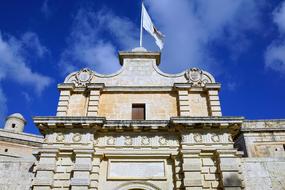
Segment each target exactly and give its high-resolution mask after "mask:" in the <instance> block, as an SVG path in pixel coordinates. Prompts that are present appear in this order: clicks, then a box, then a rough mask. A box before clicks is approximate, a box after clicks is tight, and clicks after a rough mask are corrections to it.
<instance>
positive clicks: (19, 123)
mask: <svg viewBox="0 0 285 190" xmlns="http://www.w3.org/2000/svg"><path fill="white" fill-rule="evenodd" d="M26 123H27V122H26V120H25V118H24V117H23V116H22V114H20V113H14V114H11V115H9V116H8V117H7V118H6V123H5V126H4V129H5V130H9V131H13V132H17V133H21V132H23V131H24V127H25V125H26Z"/></svg>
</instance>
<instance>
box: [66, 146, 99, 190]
mask: <svg viewBox="0 0 285 190" xmlns="http://www.w3.org/2000/svg"><path fill="white" fill-rule="evenodd" d="M93 152H94V150H93V149H76V150H74V153H75V165H74V169H73V178H72V179H71V190H88V189H89V186H90V173H91V170H92V156H93Z"/></svg>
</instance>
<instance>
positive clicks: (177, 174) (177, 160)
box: [173, 155, 184, 190]
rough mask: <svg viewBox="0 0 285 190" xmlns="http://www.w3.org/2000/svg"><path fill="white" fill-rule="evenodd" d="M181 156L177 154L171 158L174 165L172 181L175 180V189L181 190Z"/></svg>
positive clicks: (182, 186) (182, 187)
mask: <svg viewBox="0 0 285 190" xmlns="http://www.w3.org/2000/svg"><path fill="white" fill-rule="evenodd" d="M182 164H183V162H182V158H181V156H180V155H177V156H175V157H174V158H173V165H174V174H173V176H174V182H175V185H174V187H175V190H182V189H184V185H183V168H182Z"/></svg>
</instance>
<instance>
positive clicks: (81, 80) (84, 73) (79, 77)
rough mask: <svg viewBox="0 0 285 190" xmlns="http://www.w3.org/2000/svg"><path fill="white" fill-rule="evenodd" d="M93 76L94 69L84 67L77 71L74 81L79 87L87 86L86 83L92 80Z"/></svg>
mask: <svg viewBox="0 0 285 190" xmlns="http://www.w3.org/2000/svg"><path fill="white" fill-rule="evenodd" d="M92 78H93V73H92V71H91V70H90V69H88V68H84V69H81V70H80V71H78V72H77V73H76V75H75V80H74V81H73V82H74V83H75V85H76V86H77V87H86V85H87V84H88V83H90V82H91V80H92Z"/></svg>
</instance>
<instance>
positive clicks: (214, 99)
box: [206, 84, 222, 116]
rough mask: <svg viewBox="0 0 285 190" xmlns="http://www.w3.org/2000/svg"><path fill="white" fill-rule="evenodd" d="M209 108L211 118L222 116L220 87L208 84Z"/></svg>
mask: <svg viewBox="0 0 285 190" xmlns="http://www.w3.org/2000/svg"><path fill="white" fill-rule="evenodd" d="M206 89H207V90H208V106H209V111H210V115H211V116H222V111H221V104H220V98H219V89H220V85H213V84H208V85H206Z"/></svg>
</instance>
